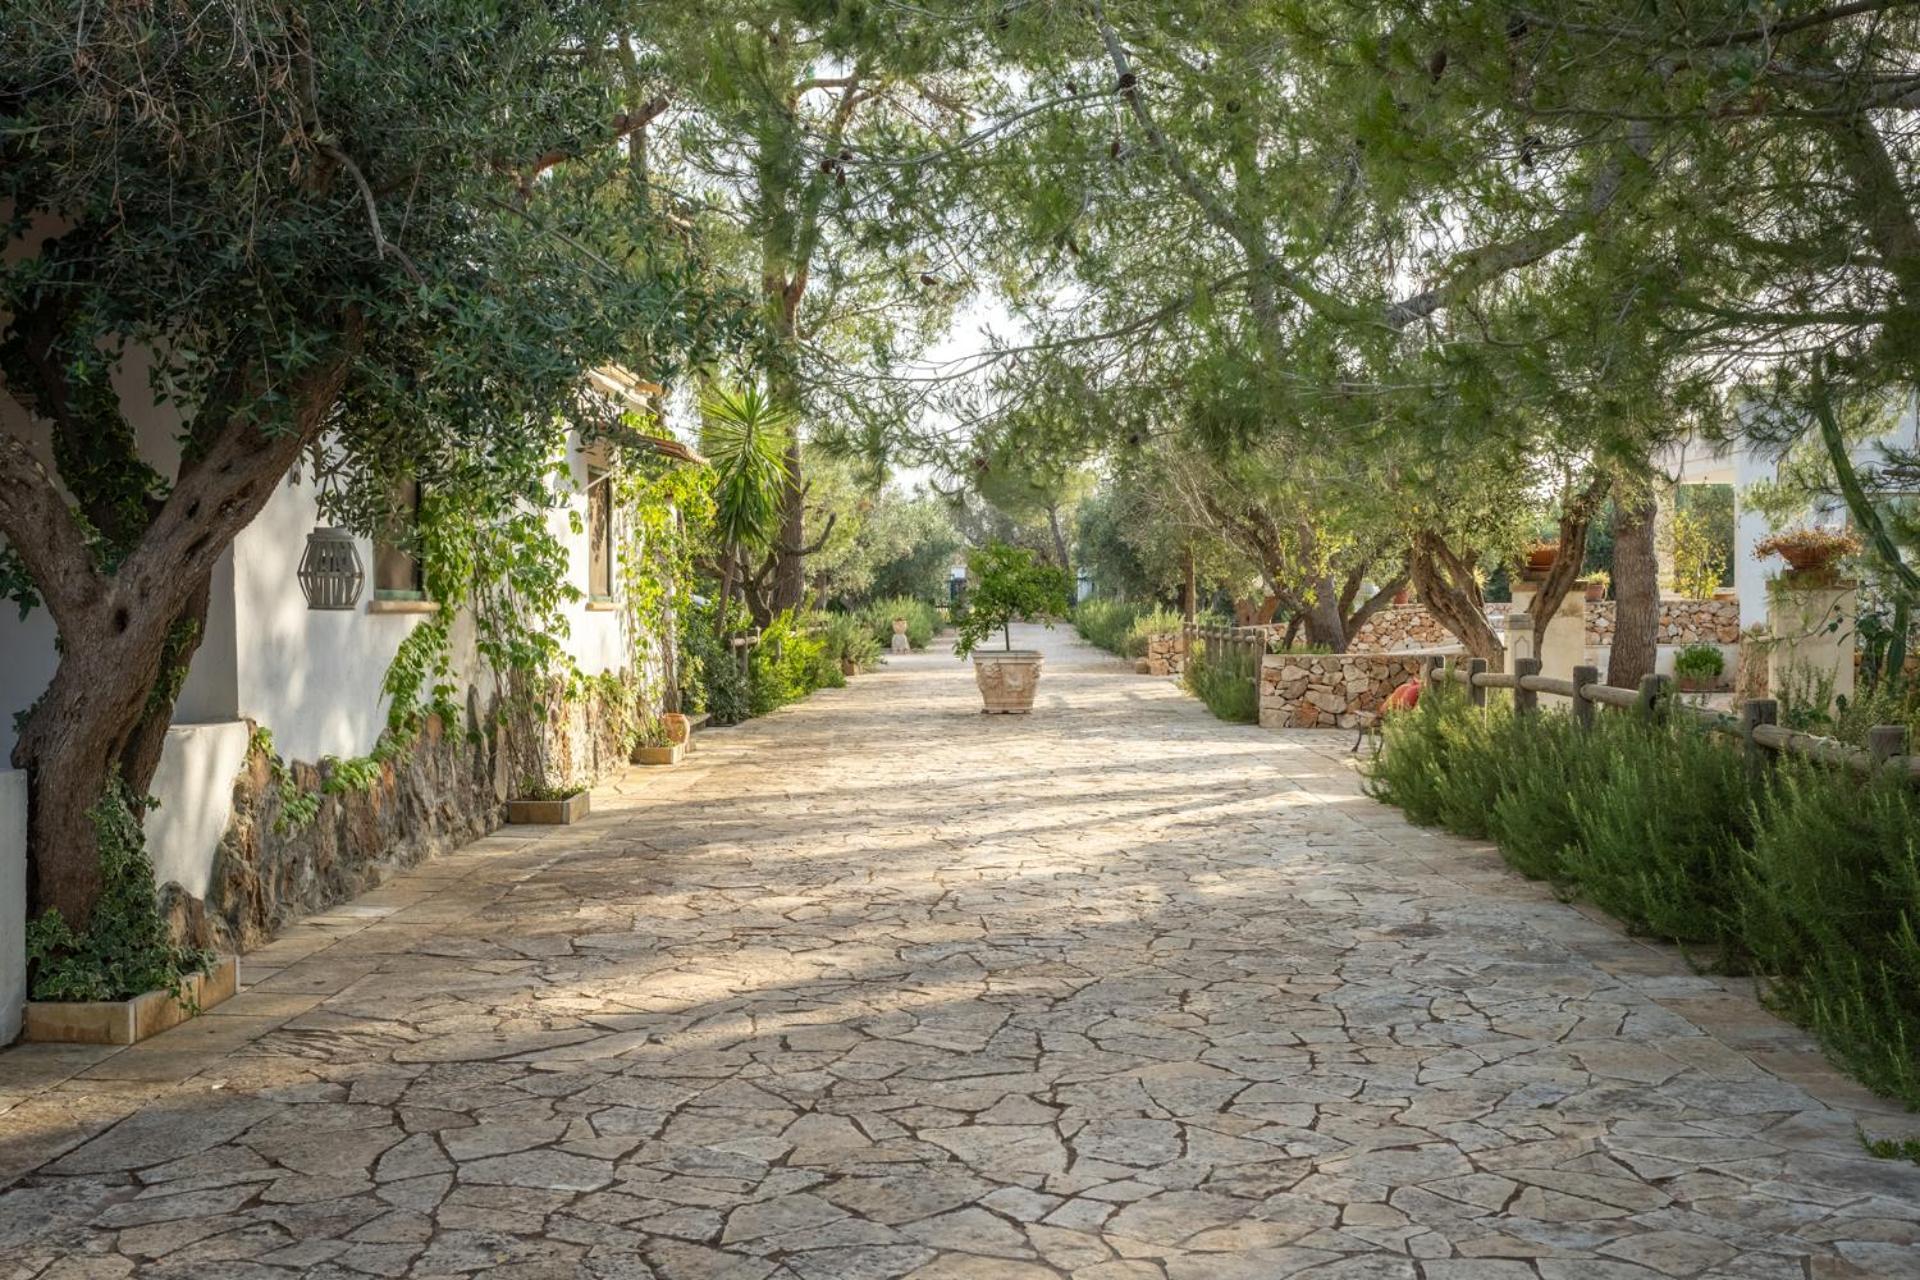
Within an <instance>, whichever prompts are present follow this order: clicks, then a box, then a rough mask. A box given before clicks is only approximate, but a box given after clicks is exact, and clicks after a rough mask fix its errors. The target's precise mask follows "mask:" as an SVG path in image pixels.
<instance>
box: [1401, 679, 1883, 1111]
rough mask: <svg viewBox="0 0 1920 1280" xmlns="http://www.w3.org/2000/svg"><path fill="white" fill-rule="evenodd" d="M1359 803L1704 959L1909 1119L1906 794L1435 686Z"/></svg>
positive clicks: (1669, 727) (1662, 731) (1404, 717)
mask: <svg viewBox="0 0 1920 1280" xmlns="http://www.w3.org/2000/svg"><path fill="white" fill-rule="evenodd" d="M1366 775H1367V781H1366V786H1367V790H1368V791H1369V793H1370V794H1372V795H1374V796H1375V797H1377V798H1378V799H1380V800H1383V801H1385V802H1387V803H1390V804H1395V805H1399V806H1400V807H1401V808H1402V809H1403V810H1404V811H1405V813H1406V815H1407V817H1408V819H1409V820H1411V821H1413V822H1416V823H1420V824H1422V825H1441V826H1445V827H1446V828H1447V829H1449V830H1452V831H1455V832H1458V833H1460V834H1462V835H1467V836H1479V835H1487V836H1490V837H1492V838H1493V839H1494V840H1495V841H1497V842H1498V843H1499V845H1500V849H1501V853H1502V855H1503V856H1504V857H1505V858H1506V859H1507V861H1508V862H1509V863H1511V864H1512V865H1513V866H1514V867H1515V868H1516V869H1518V870H1520V871H1521V872H1523V873H1524V874H1526V875H1529V876H1534V877H1538V878H1545V879H1550V880H1552V881H1554V882H1555V883H1556V884H1557V885H1558V886H1559V887H1560V888H1561V889H1562V890H1563V891H1564V892H1566V893H1569V894H1578V895H1580V896H1584V897H1586V898H1587V899H1588V900H1590V901H1592V902H1594V903H1595V904H1596V905H1598V906H1600V907H1602V908H1604V909H1606V910H1607V911H1609V912H1611V913H1612V914H1614V915H1616V916H1618V917H1619V918H1620V919H1621V920H1622V921H1624V922H1625V923H1626V924H1627V925H1628V926H1629V927H1630V928H1631V929H1633V930H1634V931H1636V932H1640V933H1644V934H1648V935H1651V936H1654V937H1659V938H1662V939H1666V940H1669V941H1674V942H1679V943H1682V944H1696V945H1706V946H1709V947H1711V948H1713V949H1714V952H1715V954H1714V956H1713V959H1714V961H1715V962H1716V963H1717V964H1718V965H1719V967H1722V968H1726V969H1750V970H1752V971H1754V972H1756V973H1758V974H1760V975H1761V976H1762V977H1763V979H1764V980H1765V981H1766V982H1767V983H1768V985H1769V990H1770V992H1771V994H1772V997H1773V999H1774V1001H1775V1003H1776V1004H1777V1006H1778V1007H1779V1008H1780V1009H1781V1011H1782V1012H1784V1013H1785V1014H1787V1015H1788V1016H1789V1017H1792V1018H1793V1019H1795V1020H1796V1021H1798V1022H1800V1023H1802V1024H1803V1025H1805V1026H1807V1027H1808V1028H1810V1029H1811V1030H1812V1031H1813V1032H1814V1033H1815V1034H1816V1035H1817V1036H1818V1037H1819V1038H1820V1040H1821V1041H1822V1043H1823V1044H1825V1045H1826V1047H1827V1049H1828V1051H1829V1053H1830V1054H1831V1055H1832V1056H1833V1058H1834V1059H1835V1061H1837V1062H1839V1063H1840V1064H1841V1065H1843V1066H1844V1067H1846V1068H1847V1069H1848V1070H1850V1071H1852V1072H1853V1073H1854V1074H1855V1075H1856V1076H1857V1077H1858V1078H1859V1079H1860V1080H1861V1081H1862V1082H1864V1083H1865V1084H1867V1085H1868V1086H1870V1087H1872V1088H1874V1089H1877V1090H1879V1091H1881V1092H1883V1093H1886V1094H1889V1095H1892V1096H1894V1097H1897V1098H1900V1099H1901V1100H1902V1101H1904V1102H1906V1103H1907V1104H1908V1105H1909V1106H1920V795H1916V793H1915V790H1914V788H1913V787H1912V786H1911V785H1910V784H1909V783H1907V782H1906V781H1905V779H1903V778H1896V777H1891V776H1889V777H1885V778H1880V779H1873V780H1866V779H1863V778H1862V777H1861V776H1860V775H1858V774H1854V773H1851V772H1843V771H1840V770H1837V769H1834V768H1832V767H1830V766H1826V765H1821V764H1817V763H1813V762H1809V761H1804V760H1796V759H1786V760H1782V761H1781V762H1779V764H1778V766H1777V768H1776V769H1775V770H1774V771H1773V773H1772V775H1771V781H1769V782H1767V783H1764V784H1762V785H1761V786H1760V788H1759V790H1758V793H1757V794H1756V791H1755V787H1754V783H1753V781H1752V779H1751V777H1750V775H1749V773H1748V771H1747V764H1746V761H1745V759H1744V758H1743V755H1742V752H1741V749H1740V748H1739V746H1738V745H1737V744H1735V743H1733V742H1731V741H1729V740H1727V739H1726V738H1723V737H1716V736H1714V735H1712V734H1709V733H1707V732H1705V731H1704V730H1702V729H1701V728H1699V727H1698V726H1696V725H1694V724H1693V723H1692V722H1690V721H1676V722H1673V723H1668V724H1652V725H1649V724H1645V723H1643V722H1641V721H1640V720H1638V719H1637V718H1634V717H1633V716H1630V715H1628V714H1624V713H1612V712H1603V713H1602V714H1601V715H1600V717H1599V718H1598V720H1597V721H1596V723H1595V724H1594V726H1593V727H1592V728H1591V729H1586V730H1583V729H1581V728H1579V727H1578V726H1577V725H1576V724H1575V723H1574V722H1573V720H1572V718H1571V717H1570V716H1567V715H1564V714H1560V713H1556V712H1553V711H1545V712H1542V713H1540V714H1536V715H1531V716H1517V715H1514V714H1513V713H1512V712H1511V711H1509V710H1505V709H1502V708H1497V707H1496V708H1488V709H1486V710H1484V711H1480V710H1476V709H1474V708H1472V707H1470V706H1469V705H1468V704H1467V701H1466V698H1465V696H1464V695H1463V694H1462V693H1461V692H1459V691H1458V690H1455V689H1453V688H1452V687H1450V686H1442V687H1440V688H1437V689H1432V690H1429V691H1428V692H1427V693H1426V694H1425V695H1423V697H1422V698H1421V702H1420V706H1419V708H1418V709H1417V710H1416V711H1414V712H1411V713H1404V714H1400V715H1396V716H1393V717H1391V718H1390V719H1389V721H1388V723H1387V725H1386V727H1385V730H1384V742H1383V745H1382V747H1381V750H1380V752H1379V753H1378V754H1377V755H1376V756H1375V757H1373V759H1372V760H1370V761H1369V762H1368V764H1367V766H1366Z"/></svg>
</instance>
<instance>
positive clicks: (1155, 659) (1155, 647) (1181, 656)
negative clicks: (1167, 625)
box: [1141, 631, 1187, 676]
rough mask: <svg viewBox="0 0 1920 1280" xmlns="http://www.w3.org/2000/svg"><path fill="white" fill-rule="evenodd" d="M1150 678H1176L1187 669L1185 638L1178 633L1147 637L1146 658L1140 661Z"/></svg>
mask: <svg viewBox="0 0 1920 1280" xmlns="http://www.w3.org/2000/svg"><path fill="white" fill-rule="evenodd" d="M1141 661H1142V662H1144V663H1145V664H1146V673H1147V674H1148V675H1150V676H1177V675H1181V674H1183V673H1185V671H1186V669H1187V638H1186V637H1185V636H1184V635H1182V634H1181V633H1180V632H1178V631H1168V632H1164V633H1162V634H1160V635H1157V636H1148V637H1147V656H1146V657H1145V658H1143V659H1141Z"/></svg>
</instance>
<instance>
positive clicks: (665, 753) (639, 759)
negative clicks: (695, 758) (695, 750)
mask: <svg viewBox="0 0 1920 1280" xmlns="http://www.w3.org/2000/svg"><path fill="white" fill-rule="evenodd" d="M686 758H687V744H686V743H684V742H669V743H668V744H667V745H665V746H664V747H635V748H634V749H633V763H635V764H651V765H674V764H679V763H680V762H681V761H682V760H684V759H686Z"/></svg>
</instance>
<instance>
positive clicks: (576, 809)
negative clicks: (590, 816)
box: [507, 779, 589, 827]
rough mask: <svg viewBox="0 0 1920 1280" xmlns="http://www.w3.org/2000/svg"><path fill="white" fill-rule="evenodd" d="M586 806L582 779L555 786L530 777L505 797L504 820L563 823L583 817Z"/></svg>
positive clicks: (543, 824)
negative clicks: (512, 795)
mask: <svg viewBox="0 0 1920 1280" xmlns="http://www.w3.org/2000/svg"><path fill="white" fill-rule="evenodd" d="M588 807H589V805H588V798H587V787H586V784H585V783H583V782H563V783H560V784H559V785H557V786H555V785H551V784H549V783H545V782H540V781H537V780H531V779H530V780H528V781H526V782H524V783H522V784H521V785H520V789H519V793H518V794H517V795H516V796H515V797H514V798H513V799H511V800H509V801H507V821H508V822H511V823H514V824H515V825H517V826H536V827H564V826H566V825H568V824H569V823H574V822H578V821H580V819H582V818H584V817H586V816H587V809H588Z"/></svg>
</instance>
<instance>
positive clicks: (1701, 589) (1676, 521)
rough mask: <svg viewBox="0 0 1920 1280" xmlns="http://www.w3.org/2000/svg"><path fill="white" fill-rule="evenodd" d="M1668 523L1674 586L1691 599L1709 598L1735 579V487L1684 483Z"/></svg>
mask: <svg viewBox="0 0 1920 1280" xmlns="http://www.w3.org/2000/svg"><path fill="white" fill-rule="evenodd" d="M1676 497H1677V499H1678V501H1677V503H1676V505H1675V509H1674V511H1673V515H1672V519H1671V522H1670V523H1669V525H1668V527H1667V538H1668V549H1669V550H1670V551H1671V552H1672V555H1673V585H1674V589H1675V590H1676V591H1678V592H1679V593H1680V594H1681V595H1682V596H1685V597H1686V598H1687V599H1689V600H1706V599H1709V598H1710V597H1711V596H1712V595H1713V593H1714V592H1715V591H1717V590H1719V589H1720V588H1721V587H1722V586H1725V585H1728V584H1729V583H1730V582H1731V581H1732V579H1731V576H1730V570H1731V568H1732V565H1733V533H1734V530H1733V522H1734V514H1733V487H1732V486H1731V485H1718V484H1716V485H1682V486H1681V487H1680V488H1679V489H1678V490H1677V491H1676Z"/></svg>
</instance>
